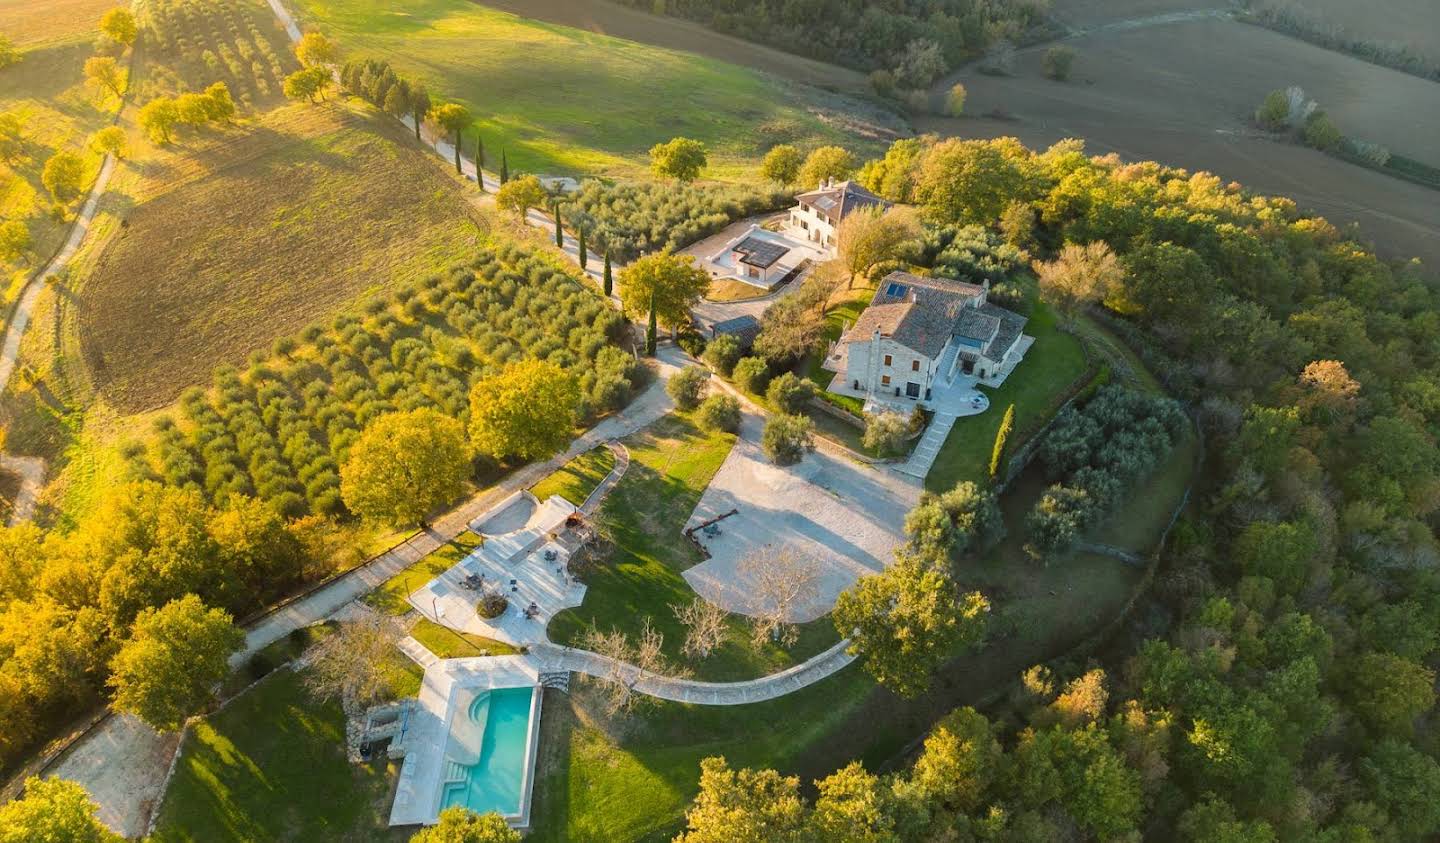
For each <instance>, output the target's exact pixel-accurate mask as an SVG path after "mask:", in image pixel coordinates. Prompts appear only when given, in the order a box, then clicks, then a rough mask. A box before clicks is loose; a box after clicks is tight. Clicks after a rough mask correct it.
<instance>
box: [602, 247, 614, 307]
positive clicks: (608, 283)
mask: <svg viewBox="0 0 1440 843" xmlns="http://www.w3.org/2000/svg"><path fill="white" fill-rule="evenodd" d="M603 289H604V290H605V298H607V299H608V298H610V296H611V292H612V291H613V290H614V289H615V280H614V278H613V277H612V276H611V275H610V250H609V249H606V250H605V282H604V287H603Z"/></svg>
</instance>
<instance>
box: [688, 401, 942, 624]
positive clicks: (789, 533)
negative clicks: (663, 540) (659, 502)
mask: <svg viewBox="0 0 1440 843" xmlns="http://www.w3.org/2000/svg"><path fill="white" fill-rule="evenodd" d="M763 428H764V418H763V417H761V416H760V415H759V414H757V413H755V412H753V411H747V412H746V413H745V415H744V418H743V420H742V422H741V426H740V439H739V441H737V442H736V443H735V447H734V449H733V450H731V452H730V456H729V457H728V458H726V460H725V464H724V465H722V466H721V467H720V471H719V472H718V473H717V474H716V475H715V478H714V479H713V480H711V481H710V486H709V488H707V489H706V490H705V495H704V496H703V497H702V498H701V499H700V503H699V504H698V505H697V506H696V507H695V512H694V513H693V514H692V515H691V516H690V520H689V521H688V522H687V523H686V527H687V528H688V527H690V526H693V525H695V524H699V523H701V522H703V521H706V520H709V519H711V518H714V517H715V516H717V515H720V514H722V513H725V512H729V511H730V510H732V509H735V510H739V511H738V512H737V513H736V514H735V515H732V516H730V517H728V518H725V519H724V520H722V521H720V522H719V527H720V534H719V535H718V536H714V537H710V536H705V535H704V534H703V533H702V532H700V531H697V532H696V534H695V536H696V538H697V539H699V540H700V542H701V544H703V545H704V546H705V549H706V550H708V551H709V552H710V554H711V558H710V559H708V560H706V561H704V562H702V563H700V564H699V565H696V566H695V567H693V568H691V569H690V570H688V571H686V572H685V579H686V581H688V582H689V583H690V586H691V587H692V588H694V589H695V591H696V592H698V593H699V594H700V595H701V596H702V597H704V598H705V599H706V600H709V601H710V602H712V603H715V604H716V605H719V606H721V607H723V608H725V609H728V610H730V611H732V612H738V613H741V614H754V613H755V611H756V609H757V606H756V601H757V600H759V599H760V597H759V595H758V593H757V588H756V583H755V582H753V581H752V580H753V579H754V578H753V576H747V572H746V571H745V570H743V568H744V566H742V564H741V562H742V560H744V559H745V558H746V557H747V556H749V555H751V554H753V553H757V552H765V553H771V552H773V551H776V550H778V549H781V548H785V547H789V548H791V549H793V550H794V551H795V552H796V553H799V554H802V555H804V556H807V557H809V558H810V559H813V560H814V561H815V563H817V566H818V567H817V573H816V576H815V578H814V580H813V582H812V583H811V584H810V585H811V587H810V589H809V591H810V593H809V594H807V595H806V599H805V600H803V601H801V602H799V603H797V604H796V605H794V606H793V607H792V608H791V611H790V612H789V615H790V617H789V618H788V619H789V620H791V621H793V622H797V623H803V622H805V621H810V620H814V619H815V618H818V617H820V616H822V615H824V614H825V613H827V612H829V611H830V608H831V607H832V606H834V605H835V598H836V597H837V596H838V595H839V594H840V592H841V591H844V590H845V589H846V588H848V587H849V586H850V585H851V584H853V583H854V582H855V580H856V579H858V578H860V577H861V576H864V575H866V574H870V573H874V572H876V571H881V570H883V569H884V568H885V566H886V565H889V564H890V563H891V562H892V561H893V559H894V552H895V548H896V547H898V546H899V545H900V544H901V542H903V541H904V538H905V534H904V529H903V528H904V523H905V514H906V513H907V512H909V511H910V509H912V508H913V507H914V505H915V503H916V501H917V500H918V499H919V495H920V490H919V488H918V487H917V486H916V485H914V483H913V481H908V480H906V479H905V478H902V477H900V476H899V475H897V474H895V473H894V472H893V471H892V470H891V469H889V468H886V467H883V466H869V465H863V464H861V463H858V462H855V461H853V460H850V459H847V458H845V457H844V456H841V455H839V454H835V453H830V452H828V449H826V450H820V451H816V452H815V453H812V454H809V455H807V456H806V457H805V459H804V460H803V461H802V462H801V463H800V464H799V465H794V466H788V467H785V468H781V467H778V466H775V465H773V464H771V463H770V461H769V460H768V459H766V457H765V454H764V452H763V451H761V449H760V434H761V431H762V430H763Z"/></svg>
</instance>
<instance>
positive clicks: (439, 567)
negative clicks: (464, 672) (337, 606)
mask: <svg viewBox="0 0 1440 843" xmlns="http://www.w3.org/2000/svg"><path fill="white" fill-rule="evenodd" d="M479 546H480V537H479V536H477V535H475V534H474V533H472V532H470V531H468V530H467V531H465V532H463V533H461V534H460V535H458V536H456V537H455V538H453V539H451V540H450V541H449V543H447V544H446V545H445V546H444V547H442V548H440V549H439V550H437V551H435V552H434V553H431V554H429V555H428V556H425V557H424V558H422V559H421V560H420V561H418V562H416V563H415V564H414V565H411V566H410V567H408V568H406V569H405V570H403V571H401V572H400V573H398V574H396V575H395V576H393V577H391V578H390V579H388V580H386V581H385V583H384V584H383V585H381V586H380V587H379V588H377V589H375V590H374V591H372V592H370V593H369V594H367V595H365V602H366V603H369V604H370V605H371V606H374V607H375V608H376V609H379V610H380V611H382V612H385V613H387V614H391V615H403V614H405V613H406V612H408V611H410V604H409V603H406V602H405V598H407V597H409V596H410V595H411V594H414V593H415V592H416V591H418V590H419V589H420V587H421V586H423V585H425V583H427V582H429V581H430V580H432V579H434V578H436V577H438V576H440V575H441V574H443V573H444V572H446V571H448V570H450V569H451V568H452V567H454V566H455V565H458V564H459V563H460V560H462V559H464V558H465V556H466V555H467V554H469V553H470V551H472V550H474V549H475V548H477V547H479Z"/></svg>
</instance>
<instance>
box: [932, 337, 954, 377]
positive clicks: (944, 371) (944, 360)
mask: <svg viewBox="0 0 1440 843" xmlns="http://www.w3.org/2000/svg"><path fill="white" fill-rule="evenodd" d="M959 355H960V344H959V343H956V342H951V343H949V344H947V345H946V346H945V353H944V354H942V355H940V366H939V367H938V368H937V369H936V370H935V371H936V373H937V374H938V375H939V376H940V377H942V378H944V379H945V382H946V383H950V382H952V381H954V380H955V374H954V373H953V372H951V371H950V367H951V366H954V365H955V358H956V357H958V356H959Z"/></svg>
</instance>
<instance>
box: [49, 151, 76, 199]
mask: <svg viewBox="0 0 1440 843" xmlns="http://www.w3.org/2000/svg"><path fill="white" fill-rule="evenodd" d="M40 181H41V182H42V183H43V184H44V185H45V189H46V190H48V191H50V195H51V196H53V197H55V201H56V202H60V203H63V204H69V203H70V202H73V201H75V200H76V199H78V198H80V193H81V192H82V191H83V190H84V189H85V162H84V161H83V160H81V158H80V156H78V155H76V154H75V153H73V152H57V153H55V154H54V155H52V156H50V159H49V160H48V161H46V162H45V169H44V170H43V171H41V173H40Z"/></svg>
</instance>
